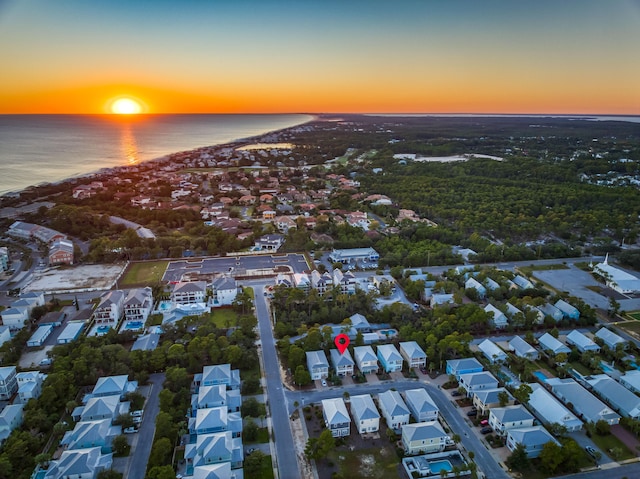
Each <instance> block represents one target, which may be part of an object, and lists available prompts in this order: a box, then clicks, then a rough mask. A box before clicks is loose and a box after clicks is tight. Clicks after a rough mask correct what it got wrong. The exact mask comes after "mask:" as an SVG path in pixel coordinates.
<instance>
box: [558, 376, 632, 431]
mask: <svg viewBox="0 0 640 479" xmlns="http://www.w3.org/2000/svg"><path fill="white" fill-rule="evenodd" d="M547 384H548V385H549V386H551V392H553V394H555V395H556V397H557V398H558V399H560V401H562V402H563V403H564V404H565V405H566V404H572V405H573V410H574V411H575V412H576V413H577V414H578V417H580V418H581V419H584V420H585V421H588V422H594V423H595V422H598V421H606V422H607V423H608V424H610V425H612V426H613V425H615V424H618V422H620V416H619V415H618V414H616V413H615V412H614V411H613V410H612V409H611V408H610V407H609V406H607V405H606V404H604V403H603V402H602V401H600V400H599V399H598V398H596V397H595V396H594V395H593V394H591V393H590V392H589V391H587V390H586V389H585V388H583V387H582V386H581V385H580V384H578V383H577V382H576V381H575V380H573V379H571V378H567V379H560V378H552V379H548V380H547Z"/></svg>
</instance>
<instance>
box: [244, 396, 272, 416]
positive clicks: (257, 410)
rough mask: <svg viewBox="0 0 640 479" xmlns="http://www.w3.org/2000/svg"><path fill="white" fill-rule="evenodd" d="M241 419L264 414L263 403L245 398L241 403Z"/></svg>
mask: <svg viewBox="0 0 640 479" xmlns="http://www.w3.org/2000/svg"><path fill="white" fill-rule="evenodd" d="M241 411H242V417H246V416H251V417H260V416H263V415H265V414H266V408H265V405H264V404H263V403H261V402H260V401H258V400H257V399H256V398H247V399H245V400H244V401H243V402H242V406H241Z"/></svg>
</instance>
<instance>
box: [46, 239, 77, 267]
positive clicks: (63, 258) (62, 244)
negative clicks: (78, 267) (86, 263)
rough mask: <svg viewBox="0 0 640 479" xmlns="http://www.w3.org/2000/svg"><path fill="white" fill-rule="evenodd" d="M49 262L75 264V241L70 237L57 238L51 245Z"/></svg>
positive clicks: (53, 263) (51, 263)
mask: <svg viewBox="0 0 640 479" xmlns="http://www.w3.org/2000/svg"><path fill="white" fill-rule="evenodd" d="M48 258H49V264H50V265H52V266H54V265H59V264H73V243H72V242H71V241H69V240H68V239H57V240H55V241H54V242H53V243H51V246H49V255H48Z"/></svg>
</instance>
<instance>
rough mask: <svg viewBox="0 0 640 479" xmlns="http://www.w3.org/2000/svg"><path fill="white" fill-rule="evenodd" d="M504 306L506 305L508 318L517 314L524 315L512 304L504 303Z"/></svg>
mask: <svg viewBox="0 0 640 479" xmlns="http://www.w3.org/2000/svg"><path fill="white" fill-rule="evenodd" d="M505 306H506V307H507V311H506V314H507V316H508V317H509V318H511V319H513V318H515V317H516V316H518V315H520V316H521V317H522V316H524V313H523V312H522V311H520V310H519V309H518V308H516V307H515V306H514V305H513V304H511V303H505Z"/></svg>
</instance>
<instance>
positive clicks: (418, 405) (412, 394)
mask: <svg viewBox="0 0 640 479" xmlns="http://www.w3.org/2000/svg"><path fill="white" fill-rule="evenodd" d="M404 399H405V402H406V404H407V407H408V408H409V410H410V411H411V415H412V416H413V418H414V419H415V420H416V422H425V421H436V420H437V419H438V414H439V412H440V410H439V409H438V406H436V404H435V402H433V399H432V398H431V396H429V393H428V392H427V391H426V389H424V388H417V389H409V390H408V391H405V392H404Z"/></svg>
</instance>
